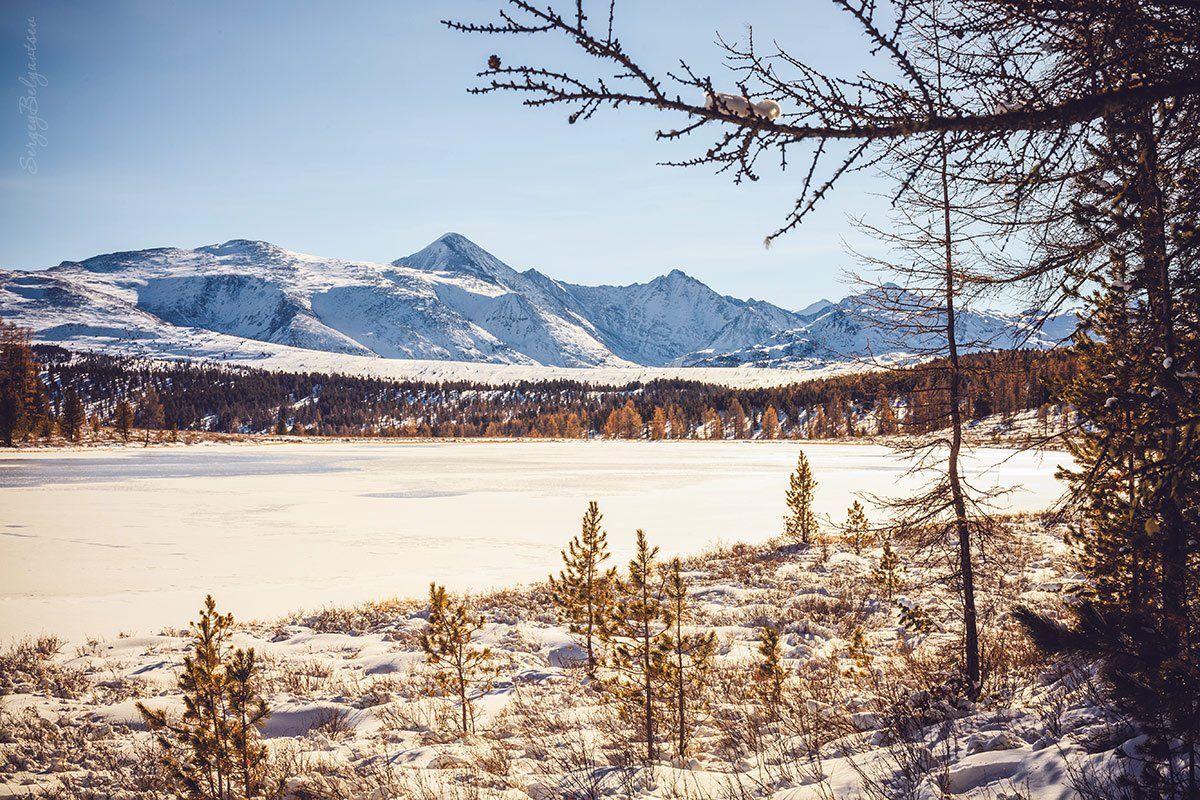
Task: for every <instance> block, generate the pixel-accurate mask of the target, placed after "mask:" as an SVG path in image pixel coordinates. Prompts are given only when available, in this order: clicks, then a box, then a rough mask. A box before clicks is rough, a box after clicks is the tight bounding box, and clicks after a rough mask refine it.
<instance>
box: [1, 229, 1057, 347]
mask: <svg viewBox="0 0 1200 800" xmlns="http://www.w3.org/2000/svg"><path fill="white" fill-rule="evenodd" d="M888 291H895V292H900V291H901V290H900V289H899V288H898V287H894V286H885V287H880V288H877V289H875V290H873V292H875V293H878V292H888ZM875 299H877V298H875V297H872V294H871V293H866V294H858V295H851V296H850V297H847V298H844V299H843V300H841V301H839V302H837V303H834V302H830V301H828V300H822V301H819V302H817V303H814V304H812V305H811V306H809V307H807V308H805V309H802V310H799V311H789V310H787V309H784V308H781V307H779V306H777V305H774V304H772V303H769V302H766V301H762V300H753V299H751V300H741V299H738V298H734V297H729V296H727V295H722V294H719V293H717V292H715V291H713V290H712V289H711V288H709V287H708V286H707V285H705V284H704V283H702V282H700V281H698V280H696V279H695V278H693V277H690V276H688V275H686V274H685V273H683V272H681V271H680V270H672V271H671V272H669V273H668V274H666V275H662V276H659V277H656V278H654V279H653V280H651V281H649V282H647V283H635V284H631V285H627V286H582V285H578V284H571V283H566V282H564V281H558V280H555V279H554V278H551V277H550V276H548V275H545V274H543V273H541V272H538V271H537V270H533V269H529V270H525V271H518V270H516V269H513V268H512V267H510V266H508V265H507V264H505V263H503V262H502V261H500V260H499V259H497V258H496V257H495V256H493V255H491V254H490V253H488V252H487V251H486V250H484V249H482V248H481V247H479V246H478V245H476V244H474V243H473V242H471V241H470V240H468V239H467V238H466V237H464V236H462V235H460V234H457V233H448V234H445V235H444V236H442V237H440V238H438V239H437V240H436V241H434V242H433V243H432V244H430V245H429V246H427V247H425V248H424V249H422V250H420V251H418V252H416V253H413V254H412V255H410V256H406V257H404V258H399V259H396V260H395V261H393V262H391V263H390V264H379V263H370V262H362V261H345V260H340V259H331V258H321V257H317V256H311V255H305V254H301V253H294V252H291V251H288V250H284V249H282V248H280V247H277V246H275V245H273V244H269V243H267V242H260V241H252V240H245V239H235V240H232V241H228V242H225V243H224V244H218V245H209V246H205V247H198V248H195V249H181V248H154V249H149V250H137V251H129V252H120V253H110V254H106V255H99V256H95V257H93V258H89V259H86V260H84V261H77V262H75V261H69V262H63V263H61V264H59V265H58V266H56V267H51V268H49V269H45V270H30V271H25V270H10V271H0V317H3V318H4V319H6V320H9V321H15V322H17V323H20V324H22V325H26V326H28V327H30V328H32V329H33V330H34V332H35V338H36V339H37V340H38V341H42V342H48V343H57V344H61V345H64V346H67V347H72V348H75V349H92V350H116V351H121V352H136V353H139V354H143V355H154V356H162V357H181V356H182V357H192V358H211V359H218V360H219V359H222V358H230V359H233V358H238V357H244V356H246V355H247V354H251V353H253V352H255V351H262V350H263V348H264V347H266V346H272V347H275V349H276V350H278V349H279V348H302V349H305V350H313V351H323V352H327V353H337V354H347V355H355V356H368V357H378V358H385V359H422V360H433V361H467V362H482V363H491V364H526V365H546V366H554V367H598V366H599V367H632V366H676V367H689V366H741V365H751V366H761V367H787V368H811V367H819V366H824V365H828V364H830V363H835V362H840V361H846V360H850V359H855V358H861V357H864V356H877V357H878V356H903V355H904V354H905V353H915V352H919V351H920V350H921V345H922V342H920V341H913V340H911V339H910V340H907V341H901V340H895V339H896V335H895V333H896V325H895V320H894V319H889V318H888V316H887V314H885V313H882V312H880V311H879V310H878V307H877V306H878V304H877V303H875V302H873V301H874V300H875ZM1035 319H1036V315H1035V314H1034V313H1033V312H1025V313H1011V312H1003V311H992V310H985V311H966V312H963V313H962V314H961V315H960V324H961V326H962V329H963V330H964V331H966V332H967V337H968V338H969V339H970V340H971V341H972V343H973V345H975V349H979V348H982V347H985V346H986V347H1013V346H1030V347H1053V346H1054V345H1056V344H1057V343H1058V342H1060V341H1061V340H1062V339H1063V338H1065V337H1066V336H1067V335H1068V334H1069V333H1070V330H1071V329H1072V328H1073V327H1074V324H1075V320H1074V317H1073V316H1071V315H1069V314H1067V315H1060V316H1058V317H1054V318H1052V319H1050V320H1048V321H1047V323H1046V324H1045V325H1044V326H1042V327H1041V328H1038V327H1037V326H1036V325H1035V324H1034V323H1035ZM968 349H970V348H968Z"/></svg>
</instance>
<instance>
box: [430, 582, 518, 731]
mask: <svg viewBox="0 0 1200 800" xmlns="http://www.w3.org/2000/svg"><path fill="white" fill-rule="evenodd" d="M482 628H483V617H482V616H480V615H476V614H473V613H471V611H470V610H468V608H467V605H466V603H464V602H462V601H458V602H452V601H451V600H450V598H448V597H447V596H446V587H444V586H438V585H437V584H436V583H431V584H429V627H428V628H426V629H425V632H424V633H423V634H421V649H422V650H423V651H424V652H425V659H426V661H428V662H429V663H430V664H432V665H433V666H435V667H438V671H437V681H438V684H439V685H440V686H441V687H442V690H443V691H445V692H447V693H448V694H452V695H453V696H454V697H455V699H456V700H457V701H458V707H459V722H460V724H461V728H462V735H463V736H466V735H467V734H468V733H473V732H474V730H475V707H474V704H473V703H472V694H473V693H475V692H479V693H483V692H486V691H487V690H488V689H489V688H490V687H491V685H492V681H493V680H494V679H495V677H496V675H497V674H498V672H499V667H498V665H497V664H496V663H495V659H494V658H493V656H492V651H491V650H490V649H489V648H487V647H477V646H475V645H474V644H472V642H471V637H472V636H474V635H475V634H476V633H478V632H479V631H480V630H481V629H482Z"/></svg>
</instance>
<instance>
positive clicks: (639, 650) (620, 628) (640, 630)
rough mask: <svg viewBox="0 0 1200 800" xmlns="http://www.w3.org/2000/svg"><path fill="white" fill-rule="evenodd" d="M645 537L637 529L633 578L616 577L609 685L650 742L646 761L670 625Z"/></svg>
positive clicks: (653, 551) (652, 755)
mask: <svg viewBox="0 0 1200 800" xmlns="http://www.w3.org/2000/svg"><path fill="white" fill-rule="evenodd" d="M657 557H658V548H657V547H651V546H650V545H649V543H648V542H647V541H646V534H645V533H644V532H643V531H641V530H638V532H637V549H636V550H635V552H634V556H633V558H632V559H631V560H630V562H629V574H628V575H627V576H623V577H620V578H618V579H617V584H616V586H617V592H616V598H617V602H616V605H615V606H614V609H613V610H614V614H613V619H612V622H611V624H610V626H609V638H610V640H611V642H612V658H611V659H610V666H611V667H612V670H613V672H614V675H615V677H614V679H613V680H612V682H611V687H612V689H613V690H614V693H615V695H616V697H617V698H618V699H619V700H621V701H623V703H624V711H625V712H626V714H627V716H629V717H630V718H631V719H632V721H633V722H634V724H635V725H636V726H637V727H638V728H640V729H641V734H642V736H643V738H644V740H645V742H646V762H647V763H653V762H654V760H655V759H656V758H657V757H658V740H657V731H656V720H657V718H658V716H659V705H660V703H661V697H660V691H661V684H662V677H663V674H664V672H665V670H666V667H665V665H664V663H663V662H664V657H663V652H664V648H663V641H664V638H665V637H666V635H667V633H668V630H669V626H668V613H667V607H666V602H665V587H664V585H663V580H662V573H661V570H659V569H658V564H657V563H656V558H657Z"/></svg>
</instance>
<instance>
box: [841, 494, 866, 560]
mask: <svg viewBox="0 0 1200 800" xmlns="http://www.w3.org/2000/svg"><path fill="white" fill-rule="evenodd" d="M870 530H871V524H870V523H869V522H868V521H867V513H866V511H864V510H863V507H862V503H860V502H858V501H857V500H855V501H854V504H853V505H851V506H850V508H848V509H847V510H846V524H845V525H844V526H843V535H844V536H845V539H846V541H847V542H849V544H850V549H851V550H853V551H854V554H855V555H856V556H860V555H862V551H863V548H864V547H866V546H867V544H868V543H869V538H870Z"/></svg>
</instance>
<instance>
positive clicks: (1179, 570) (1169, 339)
mask: <svg viewBox="0 0 1200 800" xmlns="http://www.w3.org/2000/svg"><path fill="white" fill-rule="evenodd" d="M1140 116H1141V119H1140V123H1141V124H1140V126H1139V127H1140V131H1139V139H1140V148H1139V149H1140V150H1141V153H1140V156H1141V157H1140V158H1139V159H1138V170H1137V180H1138V194H1139V196H1140V198H1141V212H1142V213H1141V217H1140V220H1139V229H1140V230H1139V236H1140V240H1141V241H1140V245H1141V256H1142V269H1143V272H1144V275H1145V283H1146V287H1147V290H1148V292H1149V294H1150V307H1151V308H1152V309H1154V313H1155V316H1156V317H1157V319H1156V320H1155V322H1156V323H1157V328H1158V334H1159V337H1158V338H1159V347H1161V348H1162V361H1161V365H1160V367H1159V369H1160V376H1159V385H1160V386H1161V387H1162V390H1163V391H1162V396H1161V398H1160V403H1161V405H1160V406H1159V408H1160V413H1161V417H1160V419H1163V420H1164V421H1165V424H1164V425H1162V427H1161V434H1160V438H1159V441H1158V442H1155V443H1154V444H1155V445H1157V448H1158V449H1159V452H1160V453H1161V455H1160V458H1161V459H1162V463H1161V466H1162V472H1163V474H1164V475H1165V477H1166V480H1164V481H1162V482H1161V483H1160V485H1159V487H1158V491H1157V495H1158V496H1157V497H1155V498H1153V499H1154V501H1155V503H1154V504H1155V506H1157V509H1158V511H1159V515H1160V517H1161V519H1160V520H1159V523H1160V526H1161V537H1160V551H1159V552H1160V559H1161V567H1162V588H1161V592H1162V608H1163V616H1164V617H1165V622H1166V623H1167V625H1168V626H1169V627H1170V629H1171V630H1172V631H1173V632H1174V633H1175V634H1176V642H1177V643H1178V644H1179V645H1180V646H1182V645H1183V644H1184V643H1185V640H1186V635H1187V623H1186V608H1185V605H1186V597H1185V594H1186V591H1187V558H1186V540H1187V530H1186V522H1185V521H1184V518H1183V512H1182V509H1180V507H1179V502H1178V500H1177V499H1176V498H1175V496H1174V493H1173V492H1172V486H1173V484H1174V483H1175V473H1176V472H1177V471H1178V470H1179V469H1180V465H1179V464H1178V463H1177V459H1178V447H1177V437H1178V431H1177V429H1176V427H1175V426H1176V425H1177V421H1178V419H1179V414H1178V392H1179V391H1180V386H1179V382H1178V380H1177V378H1176V376H1175V370H1176V369H1177V367H1176V365H1175V363H1174V361H1175V357H1176V356H1175V349H1176V347H1175V313H1174V305H1173V303H1174V298H1172V297H1171V271H1170V264H1169V263H1168V260H1167V243H1166V228H1165V225H1166V214H1165V211H1164V208H1163V195H1162V187H1161V186H1160V185H1159V176H1158V139H1157V136H1156V134H1155V131H1154V118H1153V111H1152V110H1151V109H1150V108H1145V109H1143V110H1142V111H1141V115H1140Z"/></svg>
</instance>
